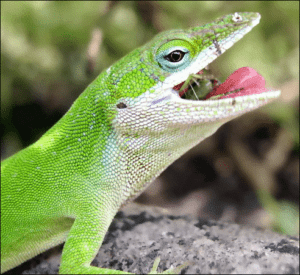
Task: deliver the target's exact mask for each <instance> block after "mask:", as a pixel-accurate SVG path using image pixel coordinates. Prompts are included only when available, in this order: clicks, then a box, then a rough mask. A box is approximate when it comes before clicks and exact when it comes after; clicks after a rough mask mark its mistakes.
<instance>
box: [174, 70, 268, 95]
mask: <svg viewBox="0 0 300 275" xmlns="http://www.w3.org/2000/svg"><path fill="white" fill-rule="evenodd" d="M173 89H174V90H176V91H178V92H179V96H180V97H181V98H183V99H189V100H208V99H209V100H218V99H223V98H234V97H238V96H245V95H252V94H260V93H263V92H266V91H267V89H266V88H265V79H264V78H263V77H262V76H261V75H260V74H259V73H258V72H256V71H255V70H254V69H252V68H250V67H242V68H240V69H238V70H236V71H235V72H233V73H232V74H231V75H230V76H229V77H228V78H227V79H226V80H225V82H223V83H220V81H219V80H218V79H216V78H215V77H214V76H213V75H211V74H209V72H208V71H207V70H205V69H203V70H201V71H200V72H198V73H197V74H196V75H191V76H190V77H188V79H187V80H186V81H184V82H182V83H180V84H178V85H176V86H174V87H173Z"/></svg>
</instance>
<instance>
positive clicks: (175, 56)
mask: <svg viewBox="0 0 300 275" xmlns="http://www.w3.org/2000/svg"><path fill="white" fill-rule="evenodd" d="M184 55H185V52H183V51H179V50H176V51H173V52H171V53H169V54H168V55H166V56H164V59H166V60H168V61H171V62H179V61H181V60H182V58H183V57H184Z"/></svg>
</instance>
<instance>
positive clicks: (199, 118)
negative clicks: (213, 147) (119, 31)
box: [110, 12, 280, 134]
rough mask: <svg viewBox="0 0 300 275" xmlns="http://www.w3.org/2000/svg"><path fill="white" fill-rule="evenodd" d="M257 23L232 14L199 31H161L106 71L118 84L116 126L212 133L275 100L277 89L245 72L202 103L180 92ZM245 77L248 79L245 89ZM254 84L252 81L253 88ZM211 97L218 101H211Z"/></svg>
mask: <svg viewBox="0 0 300 275" xmlns="http://www.w3.org/2000/svg"><path fill="white" fill-rule="evenodd" d="M259 20H260V15H259V14H258V13H251V12H249V13H247V12H245V13H234V14H230V15H226V16H223V17H221V18H218V19H217V20H215V21H214V22H212V23H209V24H206V25H204V26H201V27H194V28H191V29H188V30H172V31H167V32H163V33H160V34H158V35H157V36H156V37H155V38H154V39H153V40H152V41H150V42H149V43H147V44H146V45H144V46H143V47H141V48H139V49H137V50H135V51H133V52H132V53H131V54H129V55H127V56H126V57H125V58H123V59H121V62H119V63H118V64H116V65H117V66H114V67H113V70H114V71H113V72H110V75H114V76H116V78H115V79H114V83H115V84H116V85H119V87H121V86H122V89H118V92H117V93H116V94H115V95H116V97H117V104H116V106H117V109H118V110H117V112H118V113H117V116H116V120H115V121H116V123H115V125H116V127H117V128H118V129H119V130H121V131H123V132H126V133H129V132H134V133H135V134H138V133H141V132H145V131H146V132H161V131H164V130H166V129H170V128H187V127H190V126H191V125H199V124H205V123H206V125H207V122H209V121H210V122H211V124H215V125H216V127H215V128H216V129H217V127H218V125H220V124H223V123H224V120H230V119H232V118H234V117H236V116H238V115H241V114H242V113H245V112H248V111H250V110H252V109H256V108H258V107H259V106H261V105H264V104H266V103H268V102H269V101H270V100H272V99H274V98H276V97H278V96H279V94H280V91H268V90H266V89H265V88H264V80H263V78H262V77H261V78H260V77H258V74H257V73H256V72H255V71H254V70H253V69H247V68H244V69H243V70H238V71H237V72H236V73H234V74H233V75H232V76H230V77H229V78H228V79H227V81H225V82H224V83H223V84H222V85H220V86H218V87H219V89H217V88H218V87H217V88H214V89H213V90H211V93H209V94H208V95H207V96H206V97H205V98H204V99H203V100H191V99H189V98H188V97H185V98H183V97H182V94H184V93H182V92H181V93H180V91H179V88H180V87H181V86H182V85H183V84H184V82H185V81H186V80H187V79H188V78H189V76H190V75H191V74H197V73H199V72H201V71H202V70H203V69H204V68H205V67H206V66H207V65H208V64H209V63H211V62H212V61H213V60H214V59H216V58H217V57H218V56H219V55H221V54H222V53H224V52H225V51H226V50H227V49H228V48H230V47H231V46H232V45H233V44H234V43H235V42H237V41H238V40H240V39H241V38H242V37H243V36H244V35H245V34H246V33H248V32H249V31H250V30H251V29H252V28H253V27H254V26H255V25H257V24H258V23H259ZM137 60H138V62H137ZM119 66H120V68H123V72H122V73H121V74H122V76H120V73H119V74H118V73H117V72H119V71H120V69H119V68H118V67H119ZM124 67H125V68H126V69H125V70H124ZM253 71H254V72H253ZM255 73H256V74H255ZM245 79H246V80H247V79H248V82H247V81H246V82H247V85H246V86H245V85H244V84H245ZM258 79H259V80H260V81H257V80H258ZM251 80H252V81H251ZM233 82H234V83H235V84H234V85H232V83H233ZM249 82H250V84H249ZM230 83H231V84H230ZM253 83H256V87H255V89H254V86H255V85H254V86H253ZM239 85H240V86H241V85H242V87H239ZM243 85H244V86H243ZM216 95H218V99H217V100H212V99H213V97H212V96H214V97H216ZM137 121H138V122H139V123H138V124H137ZM211 128H213V127H212V126H211Z"/></svg>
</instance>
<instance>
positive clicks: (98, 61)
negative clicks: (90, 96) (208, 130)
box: [1, 1, 299, 234]
mask: <svg viewBox="0 0 300 275" xmlns="http://www.w3.org/2000/svg"><path fill="white" fill-rule="evenodd" d="M236 11H254V12H259V13H260V14H261V16H262V19H261V23H260V24H259V25H258V26H256V27H255V29H253V30H252V31H251V32H250V33H249V34H247V35H246V36H245V37H244V38H243V39H242V40H241V41H239V42H238V43H237V44H236V45H234V46H233V47H232V48H231V49H229V50H228V51H227V52H226V53H225V54H224V55H222V56H221V57H219V58H218V59H217V60H216V61H214V62H213V64H211V66H210V68H211V70H212V71H213V74H214V75H215V76H217V78H219V79H220V80H223V81H224V80H225V79H226V77H228V76H229V75H230V74H231V73H232V72H233V71H234V70H236V69H238V68H240V67H243V66H250V67H252V68H255V69H256V70H257V71H258V72H259V73H260V74H262V75H263V76H264V77H265V79H266V82H267V86H269V87H274V88H277V89H281V90H282V96H281V99H280V100H279V101H277V102H275V103H274V104H272V105H269V106H267V107H266V108H264V109H263V111H260V112H259V115H258V116H256V117H255V119H253V120H252V123H253V125H257V123H258V122H257V121H258V120H259V121H261V120H265V119H266V117H267V120H268V123H269V122H270V121H272V122H270V123H269V124H270V125H269V124H268V126H267V137H265V136H263V139H264V141H266V142H269V141H270V140H269V139H268V137H270V136H272V137H276V138H277V139H276V138H275V140H280V138H281V139H282V142H279V141H278V142H275V143H276V144H275V145H274V143H273V144H272V146H271V147H272V150H271V149H270V150H271V152H277V154H275V153H274V154H273V155H272V154H269V155H268V156H269V157H270V156H273V157H274V156H276V158H277V157H278V158H282V159H284V160H285V161H283V162H284V163H281V164H282V165H281V166H280V165H278V169H277V168H276V169H277V170H276V169H274V171H273V170H272V171H273V172H272V173H277V174H276V176H275V178H276V180H274V181H273V183H271V185H272V184H273V185H274V186H275V185H278V186H280V188H269V189H268V188H267V190H265V189H264V188H260V187H258V186H257V184H256V185H255V184H252V185H251V177H249V176H248V177H247V176H246V177H245V176H243V174H245V173H247V172H245V171H244V170H243V168H241V167H237V166H233V167H235V169H236V170H239V171H240V172H241V175H242V176H241V178H242V179H244V178H248V179H247V180H245V181H246V182H247V185H250V186H252V187H251V189H252V191H253V192H254V193H256V197H258V198H259V204H260V205H262V206H263V209H265V211H266V213H268V217H269V220H270V222H268V223H267V226H265V225H261V224H257V223H254V224H255V225H259V226H263V227H270V228H273V229H275V230H277V231H279V232H283V233H287V234H297V233H298V232H299V226H298V222H299V211H298V205H299V195H296V194H295V193H296V192H299V179H297V178H296V177H297V171H296V170H297V169H298V167H297V163H298V164H299V126H298V124H299V105H298V100H299V2H298V1H249V2H248V1H227V2H225V1H1V158H2V159H5V158H6V157H8V156H10V155H12V154H13V153H15V152H17V151H19V150H20V149H22V148H24V147H26V146H28V145H29V144H31V143H32V142H34V141H35V140H37V139H38V138H39V137H40V136H41V135H42V134H43V133H44V132H45V131H46V130H47V129H49V128H50V127H51V126H52V125H53V124H54V123H55V122H56V121H57V120H58V119H59V118H60V117H61V116H62V115H63V114H64V113H65V112H66V111H67V110H68V108H69V107H70V106H71V104H72V102H73V101H74V100H75V99H76V98H77V97H78V95H79V94H80V93H81V92H82V91H83V90H84V89H85V87H86V86H87V85H88V84H89V83H90V82H91V81H92V80H93V79H94V78H95V77H96V76H97V75H98V74H99V73H100V72H101V71H102V70H103V69H105V68H107V67H108V66H110V65H111V64H112V63H113V62H115V61H117V60H118V59H119V58H121V57H122V56H124V55H126V54H127V53H128V52H130V51H131V50H133V49H134V48H136V47H138V46H141V45H142V44H144V43H146V42H147V41H148V40H150V39H151V38H152V37H153V36H154V35H155V34H157V33H158V32H160V31H163V30H167V29H174V28H188V27H191V26H195V25H202V24H204V23H207V22H210V21H212V20H214V19H216V18H217V17H219V16H222V15H225V14H228V13H234V12H236ZM257 114H258V113H257ZM274 125H275V126H276V127H275V126H274ZM240 127H242V126H240ZM246 127H247V126H246ZM273 128H274V129H275V128H276V131H275V133H274V134H273V135H270V129H273ZM258 129H260V128H259V127H258V126H257V127H254V128H253V131H254V132H255V131H256V132H257V131H258ZM226 131H227V130H226ZM228 131H230V130H228ZM256 132H255V133H256ZM259 133H260V132H259ZM278 133H279V134H278ZM261 135H264V134H263V133H262V134H261ZM220 138H221V139H222V137H220ZM273 140H274V138H273ZM248 143H249V142H248ZM250 143H251V142H250ZM278 144H279V145H278ZM286 144H288V149H286V150H285V151H284V150H283V149H282V148H286V147H287V145H286ZM278 146H279V147H278ZM280 146H281V147H280ZM282 146H283V147H282ZM284 146H285V147H284ZM270 150H269V151H268V152H270ZM276 150H277V151H276ZM200 151H201V150H200ZM278 152H285V153H284V156H283V155H280V154H278ZM250 153H251V152H250ZM210 154H212V153H210ZM263 157H264V158H265V159H264V161H262V162H261V163H262V164H261V165H260V166H257V167H264V168H263V169H265V170H266V169H267V168H265V167H269V166H270V164H269V163H270V162H268V161H269V160H268V158H266V154H265V155H263ZM230 158H231V157H230V154H229V155H228V156H227V159H230ZM271 160H272V157H271ZM273 160H274V159H273ZM215 161H216V162H218V161H219V160H215ZM255 163H256V164H257V163H259V162H255ZM291 163H292V164H291ZM247 165H248V164H246V165H245V167H246V166H247ZM249 165H250V166H251V165H252V167H253V166H254V164H253V162H252V164H251V162H249ZM279 166H280V167H279ZM291 167H293V168H291ZM235 169H233V170H235ZM253 169H254V168H253ZM280 169H281V170H280ZM290 170H291V171H290ZM183 173H184V172H183ZM249 173H250V172H249ZM261 173H264V172H261ZM278 173H279V174H280V173H283V174H284V175H285V176H284V177H283V176H281V181H280V180H278ZM280 175H281V174H280ZM298 176H299V173H298ZM260 177H261V179H262V180H261V182H262V185H264V180H263V179H264V175H263V174H261V175H260ZM227 178H228V177H227ZM287 181H291V182H292V183H291V186H292V187H289V186H290V184H287ZM225 182H226V181H225ZM249 182H250V183H249ZM168 184H172V182H169V183H168ZM280 184H281V185H280ZM197 188H200V187H199V186H198V187H197ZM197 188H195V187H194V188H192V189H190V190H191V191H190V192H191V193H192V191H193V190H196V189H197ZM216 188H220V187H216ZM186 189H188V187H187V186H186ZM164 190H165V191H166V192H168V189H164ZM274 190H275V191H274ZM283 190H285V191H283ZM282 192H283V193H284V194H287V195H282V194H283V193H282ZM170 197H172V196H170V194H168V195H167V196H166V197H164V198H162V200H164V201H167V199H168V198H170ZM174 197H175V196H173V197H172V198H171V199H170V201H173V199H174ZM140 200H141V201H143V196H142V197H141V199H140ZM144 201H146V202H147V201H148V200H147V196H146V197H145V196H144ZM158 204H162V205H163V203H158ZM166 205H168V203H166ZM239 213H241V212H239ZM195 215H196V216H201V215H200V212H199V211H198V212H197V213H196V214H195ZM240 215H241V214H240ZM213 217H214V218H218V217H219V216H213ZM254 219H255V218H254ZM232 220H234V221H238V219H236V218H232ZM245 223H250V224H251V222H245Z"/></svg>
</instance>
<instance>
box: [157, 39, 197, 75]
mask: <svg viewBox="0 0 300 275" xmlns="http://www.w3.org/2000/svg"><path fill="white" fill-rule="evenodd" d="M194 53H195V50H194V48H193V46H192V44H190V43H189V42H188V41H185V40H181V39H175V40H170V41H168V42H166V43H164V44H162V45H161V46H160V47H159V48H158V49H157V50H156V52H155V53H154V54H155V60H156V61H157V63H158V65H159V66H160V67H161V68H162V69H163V70H165V71H167V72H171V73H173V72H179V71H181V70H183V69H185V68H186V67H187V66H188V65H189V64H190V63H191V61H192V59H193V56H194Z"/></svg>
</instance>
